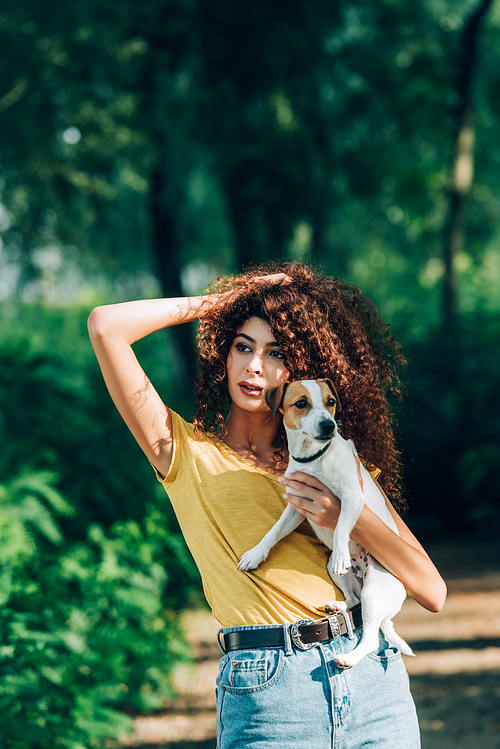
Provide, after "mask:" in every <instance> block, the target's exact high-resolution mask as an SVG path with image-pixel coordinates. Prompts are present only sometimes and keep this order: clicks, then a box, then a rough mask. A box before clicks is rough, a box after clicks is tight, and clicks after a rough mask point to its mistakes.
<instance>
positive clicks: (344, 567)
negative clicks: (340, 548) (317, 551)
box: [332, 554, 351, 576]
mask: <svg viewBox="0 0 500 749" xmlns="http://www.w3.org/2000/svg"><path fill="white" fill-rule="evenodd" d="M350 567H351V557H350V556H349V554H347V556H346V555H345V554H335V556H334V557H333V559H332V571H333V574H334V575H340V576H342V575H345V574H346V573H347V572H349V569H350Z"/></svg>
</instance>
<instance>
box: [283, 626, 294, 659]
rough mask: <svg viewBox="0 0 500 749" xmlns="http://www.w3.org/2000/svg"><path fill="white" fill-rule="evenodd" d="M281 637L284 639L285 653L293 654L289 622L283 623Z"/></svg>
mask: <svg viewBox="0 0 500 749" xmlns="http://www.w3.org/2000/svg"><path fill="white" fill-rule="evenodd" d="M283 638H284V640H285V655H293V647H292V638H291V637H290V625H289V624H283Z"/></svg>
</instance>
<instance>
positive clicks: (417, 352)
mask: <svg viewBox="0 0 500 749" xmlns="http://www.w3.org/2000/svg"><path fill="white" fill-rule="evenodd" d="M462 324H463V336H462V340H461V346H460V349H459V350H454V349H453V348H450V342H449V340H447V337H446V335H443V334H441V333H435V334H434V335H433V336H431V335H429V337H428V338H427V340H424V341H421V342H420V343H418V344H414V345H413V346H410V347H408V355H409V358H410V381H409V386H408V389H409V394H410V399H409V402H408V404H407V407H406V408H405V411H404V413H403V414H402V419H401V426H402V438H403V447H404V450H405V454H406V456H407V458H411V462H409V463H408V466H407V479H408V486H409V489H410V497H409V499H410V503H411V505H412V515H413V523H414V525H415V528H416V530H417V531H418V534H419V536H420V537H423V538H426V537H427V538H429V537H431V536H433V537H434V536H436V535H437V536H439V535H441V534H442V533H443V532H449V531H450V530H452V531H461V532H464V531H467V532H468V533H469V534H471V533H480V534H481V535H490V534H491V535H492V536H497V535H498V532H499V530H500V481H499V476H498V456H499V455H500V389H499V387H498V385H499V381H498V340H499V335H500V318H499V317H498V316H486V315H477V316H474V317H472V316H471V317H470V318H465V319H464V320H463V321H462Z"/></svg>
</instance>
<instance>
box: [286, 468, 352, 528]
mask: <svg viewBox="0 0 500 749" xmlns="http://www.w3.org/2000/svg"><path fill="white" fill-rule="evenodd" d="M278 481H279V482H280V483H281V484H284V485H285V486H286V487H289V488H290V489H292V490H293V491H294V492H298V494H300V495H301V496H300V497H299V496H297V495H296V494H294V493H291V492H289V493H287V494H285V495H284V498H285V499H286V500H287V502H289V503H290V504H291V505H293V507H294V508H295V509H296V510H297V511H298V512H300V514H301V515H304V516H305V517H307V518H309V519H310V520H312V521H313V522H314V523H317V525H323V526H326V527H328V528H335V526H336V524H337V520H338V517H339V512H340V501H339V499H338V498H337V497H336V496H335V495H334V494H333V493H332V492H331V491H330V490H329V489H328V487H326V486H325V485H324V484H323V483H322V482H321V481H318V479H316V478H315V477H314V476H309V474H306V473H301V472H297V473H292V474H291V475H290V476H287V477H283V478H281V477H280V478H279V479H278Z"/></svg>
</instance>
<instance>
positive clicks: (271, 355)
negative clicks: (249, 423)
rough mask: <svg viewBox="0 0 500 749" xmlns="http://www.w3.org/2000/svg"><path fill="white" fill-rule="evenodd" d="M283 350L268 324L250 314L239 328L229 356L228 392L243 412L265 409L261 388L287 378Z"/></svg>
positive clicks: (272, 385)
mask: <svg viewBox="0 0 500 749" xmlns="http://www.w3.org/2000/svg"><path fill="white" fill-rule="evenodd" d="M283 358H284V357H283V353H282V352H281V349H280V347H279V346H278V344H277V343H276V341H275V339H274V336H273V334H272V331H271V328H270V327H269V325H268V324H267V323H266V322H264V320H261V319H260V317H250V318H249V319H248V320H246V322H244V323H243V325H242V326H241V327H240V329H239V330H238V333H237V334H236V336H235V338H234V340H233V342H232V344H231V348H230V350H229V355H228V357H227V379H228V386H229V395H230V396H231V400H232V401H233V403H234V404H235V405H237V406H239V407H240V408H242V409H243V410H244V411H266V410H268V407H267V405H266V403H265V401H264V396H263V395H262V391H263V390H264V388H266V387H277V386H278V385H281V383H282V382H285V380H288V377H289V372H288V370H287V369H286V367H285V365H284V363H283Z"/></svg>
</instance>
